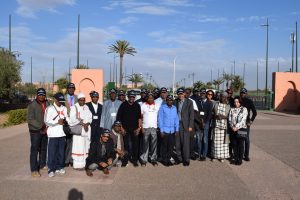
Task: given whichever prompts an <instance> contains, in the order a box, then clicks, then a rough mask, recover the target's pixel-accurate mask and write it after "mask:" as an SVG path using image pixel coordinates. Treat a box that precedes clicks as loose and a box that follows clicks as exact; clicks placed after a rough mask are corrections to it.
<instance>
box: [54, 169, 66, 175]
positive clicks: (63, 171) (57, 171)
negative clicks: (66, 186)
mask: <svg viewBox="0 0 300 200" xmlns="http://www.w3.org/2000/svg"><path fill="white" fill-rule="evenodd" d="M55 173H58V174H65V173H66V170H65V169H64V168H62V169H60V170H56V171H55Z"/></svg>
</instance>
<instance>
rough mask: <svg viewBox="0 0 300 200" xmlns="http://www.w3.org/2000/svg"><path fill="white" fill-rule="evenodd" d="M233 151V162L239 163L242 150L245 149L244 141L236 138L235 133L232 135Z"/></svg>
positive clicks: (241, 157) (242, 155)
mask: <svg viewBox="0 0 300 200" xmlns="http://www.w3.org/2000/svg"><path fill="white" fill-rule="evenodd" d="M232 139H233V140H232V141H233V150H234V160H235V161H237V162H241V161H242V160H243V157H244V149H245V139H243V138H238V137H237V136H236V133H233V138H232Z"/></svg>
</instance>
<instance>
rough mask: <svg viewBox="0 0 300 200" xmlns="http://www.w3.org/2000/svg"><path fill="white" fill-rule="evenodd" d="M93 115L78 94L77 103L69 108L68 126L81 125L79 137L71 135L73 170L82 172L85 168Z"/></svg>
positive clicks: (81, 94)
mask: <svg viewBox="0 0 300 200" xmlns="http://www.w3.org/2000/svg"><path fill="white" fill-rule="evenodd" d="M92 120H93V115H92V113H91V111H90V109H89V107H88V106H87V105H85V95H84V94H83V93H81V92H80V93H79V94H78V103H76V104H75V105H74V106H72V107H71V110H70V123H69V125H70V126H76V125H77V126H78V125H81V127H82V131H81V135H73V146H72V158H73V168H74V169H78V170H81V169H82V170H83V169H84V167H85V159H86V158H87V157H88V152H89V148H90V143H91V126H90V124H91V123H92Z"/></svg>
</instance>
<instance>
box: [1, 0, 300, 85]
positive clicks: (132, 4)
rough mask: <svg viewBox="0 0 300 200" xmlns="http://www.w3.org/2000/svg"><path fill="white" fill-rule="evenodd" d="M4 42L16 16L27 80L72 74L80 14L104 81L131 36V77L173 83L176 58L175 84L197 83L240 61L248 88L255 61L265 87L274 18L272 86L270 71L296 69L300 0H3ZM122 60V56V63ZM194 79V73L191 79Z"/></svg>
mask: <svg viewBox="0 0 300 200" xmlns="http://www.w3.org/2000/svg"><path fill="white" fill-rule="evenodd" d="M1 8H2V9H1V13H0V19H1V20H0V46H3V47H8V16H9V14H11V15H12V50H13V51H18V52H20V53H21V56H20V59H21V60H23V61H24V62H25V65H24V67H23V71H22V79H23V81H24V82H26V81H29V80H30V57H31V56H32V57H33V69H34V73H33V81H34V82H37V81H43V80H45V81H51V80H52V58H53V57H55V67H56V73H55V78H56V79H57V78H60V77H62V76H65V75H66V74H67V71H68V66H69V59H71V63H72V66H75V63H76V37H77V35H76V34H77V15H78V14H80V16H81V22H80V23H81V31H80V34H81V38H80V53H81V54H80V63H82V64H86V63H87V60H88V63H89V67H91V68H103V69H104V70H105V81H108V80H109V67H110V64H112V63H113V55H112V54H107V51H108V49H107V47H108V46H109V45H110V44H112V43H114V41H115V40H118V39H124V40H127V41H129V42H130V43H131V45H132V46H134V47H135V48H136V50H137V52H138V53H137V54H136V55H135V56H126V57H125V61H124V67H125V68H126V72H127V74H128V73H130V72H131V71H132V69H133V70H134V72H136V73H143V75H144V76H145V77H146V75H145V74H146V73H147V72H148V73H149V74H152V77H153V79H154V80H155V82H156V83H157V84H159V85H160V86H171V85H172V73H173V72H172V70H173V59H174V58H175V57H176V56H177V59H176V68H177V70H176V82H177V81H180V80H182V79H183V78H186V86H190V85H191V82H192V80H191V78H188V75H189V74H191V73H193V72H194V73H195V80H201V81H203V82H207V81H210V79H211V75H210V74H211V73H210V72H211V70H212V71H213V79H216V78H217V74H218V70H219V71H220V74H221V73H222V71H223V69H224V70H225V72H227V73H230V71H231V68H232V65H233V62H232V61H233V60H235V61H236V74H240V75H242V70H243V65H244V63H245V66H246V77H245V81H246V86H247V87H248V88H250V89H255V88H256V62H257V61H258V62H259V87H260V88H263V87H264V77H265V50H266V44H265V40H266V29H265V28H263V27H261V26H260V25H261V24H264V23H265V22H266V18H267V17H268V18H269V24H270V29H269V72H270V73H269V80H270V82H269V87H270V86H271V72H273V71H276V70H277V63H278V61H279V63H280V70H281V71H287V70H288V69H289V68H290V66H291V52H292V46H291V43H290V41H289V37H290V33H291V32H292V31H295V22H296V21H298V22H300V3H299V2H298V1H296V0H294V1H292V0H286V1H281V0H272V1H271V0H251V1H249V0H248V1H238V0H226V1H225V0H194V1H193V0H161V1H146V0H145V1H142V0H124V1H104V0H102V1H99V0H89V1H83V0H16V1H14V0H1ZM117 61H118V60H117ZM190 77H191V76H190Z"/></svg>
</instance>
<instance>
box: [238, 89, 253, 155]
mask: <svg viewBox="0 0 300 200" xmlns="http://www.w3.org/2000/svg"><path fill="white" fill-rule="evenodd" d="M247 93H248V91H247V89H246V88H242V89H241V90H240V98H241V105H242V106H244V107H246V108H247V111H248V116H247V121H246V122H247V127H248V129H247V138H246V140H245V155H244V159H245V161H250V157H249V153H250V127H251V125H252V123H253V122H254V120H255V118H256V115H257V112H256V108H255V106H254V103H253V101H252V100H251V99H249V98H248V97H247ZM250 111H251V113H252V116H251V114H250Z"/></svg>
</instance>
